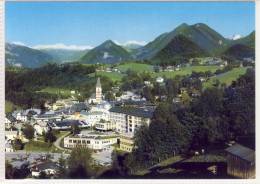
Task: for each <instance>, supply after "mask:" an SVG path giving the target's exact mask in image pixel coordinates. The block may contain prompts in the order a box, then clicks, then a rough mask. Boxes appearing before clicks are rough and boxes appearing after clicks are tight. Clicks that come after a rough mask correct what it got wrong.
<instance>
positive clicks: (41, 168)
mask: <svg viewBox="0 0 260 184" xmlns="http://www.w3.org/2000/svg"><path fill="white" fill-rule="evenodd" d="M58 168H59V166H58V165H57V163H54V162H43V163H39V164H35V165H33V166H32V168H31V174H32V177H36V178H37V177H39V176H40V172H45V173H46V175H48V176H52V175H55V174H56V172H57V170H58Z"/></svg>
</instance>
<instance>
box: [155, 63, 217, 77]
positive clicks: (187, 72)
mask: <svg viewBox="0 0 260 184" xmlns="http://www.w3.org/2000/svg"><path fill="white" fill-rule="evenodd" d="M217 69H220V67H219V66H189V67H183V68H180V70H179V71H162V72H158V73H153V77H159V76H161V77H163V76H165V77H166V78H175V77H176V76H177V75H179V76H184V75H190V74H191V73H192V72H193V71H194V72H206V71H211V72H212V73H214V72H215V71H216V70H217Z"/></svg>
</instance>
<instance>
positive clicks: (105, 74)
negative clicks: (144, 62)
mask: <svg viewBox="0 0 260 184" xmlns="http://www.w3.org/2000/svg"><path fill="white" fill-rule="evenodd" d="M96 73H97V76H101V77H108V78H110V79H111V80H112V81H113V82H115V81H121V79H122V78H123V76H124V74H121V73H118V72H96ZM94 75H95V74H90V75H89V76H94Z"/></svg>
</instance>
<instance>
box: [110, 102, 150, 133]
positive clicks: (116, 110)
mask: <svg viewBox="0 0 260 184" xmlns="http://www.w3.org/2000/svg"><path fill="white" fill-rule="evenodd" d="M109 111H110V121H111V122H115V123H116V131H117V132H119V133H121V134H125V133H129V134H132V136H134V133H135V130H136V129H137V128H139V127H140V126H141V125H144V124H145V125H148V126H149V124H150V122H151V118H152V116H153V112H154V108H152V107H149V108H148V107H144V108H137V107H113V108H111V109H110V110H109Z"/></svg>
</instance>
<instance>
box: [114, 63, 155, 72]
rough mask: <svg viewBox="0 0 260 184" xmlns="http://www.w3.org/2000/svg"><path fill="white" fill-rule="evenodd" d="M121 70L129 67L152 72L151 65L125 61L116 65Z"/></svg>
mask: <svg viewBox="0 0 260 184" xmlns="http://www.w3.org/2000/svg"><path fill="white" fill-rule="evenodd" d="M117 68H118V69H119V70H120V71H121V72H126V71H127V70H128V69H131V70H133V71H136V72H145V71H146V72H152V71H153V66H152V65H148V64H142V63H125V64H121V65H118V67H117Z"/></svg>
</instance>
